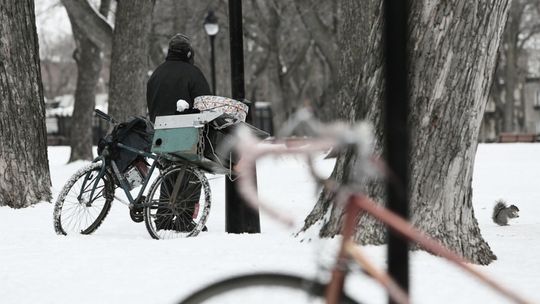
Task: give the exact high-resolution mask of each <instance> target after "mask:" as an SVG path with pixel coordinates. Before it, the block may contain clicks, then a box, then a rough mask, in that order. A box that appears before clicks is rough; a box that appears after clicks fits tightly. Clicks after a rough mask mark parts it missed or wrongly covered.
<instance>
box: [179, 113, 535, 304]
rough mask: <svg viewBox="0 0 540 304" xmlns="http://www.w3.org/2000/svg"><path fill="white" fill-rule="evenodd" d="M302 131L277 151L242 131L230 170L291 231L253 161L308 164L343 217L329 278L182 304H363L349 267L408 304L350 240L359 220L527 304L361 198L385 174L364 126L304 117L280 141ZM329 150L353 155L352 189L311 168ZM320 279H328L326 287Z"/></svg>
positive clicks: (214, 291)
mask: <svg viewBox="0 0 540 304" xmlns="http://www.w3.org/2000/svg"><path fill="white" fill-rule="evenodd" d="M299 129H301V130H302V131H303V132H305V133H307V134H309V135H310V136H311V137H310V138H309V139H306V140H301V141H297V142H296V144H295V145H288V144H286V141H279V140H278V141H276V143H275V144H268V143H261V141H260V140H258V139H257V138H256V137H255V136H253V135H252V134H251V133H250V132H249V130H247V129H244V130H239V132H238V134H237V136H238V140H237V145H236V149H237V150H238V152H239V155H240V161H239V163H238V165H237V166H236V168H235V169H236V171H237V173H238V175H239V191H240V192H241V194H242V195H243V196H244V197H245V198H246V200H247V201H248V202H249V204H251V205H253V206H257V207H258V208H260V209H261V210H262V211H263V212H265V213H267V214H269V215H271V216H272V217H273V218H275V219H277V220H279V221H281V222H283V223H284V224H286V225H289V226H292V224H293V220H292V219H291V218H289V217H288V216H287V214H285V213H281V212H279V211H278V210H275V209H274V208H272V203H271V202H264V201H261V200H259V198H258V197H257V191H256V186H255V177H254V176H253V172H255V170H254V168H255V163H256V161H257V160H258V159H260V158H261V157H264V156H269V155H285V154H288V155H290V154H295V155H303V156H305V161H306V163H307V164H308V167H309V170H310V174H311V175H312V177H313V178H314V180H315V181H316V182H317V184H318V185H320V186H322V187H324V188H325V189H326V190H327V191H331V192H334V193H335V198H336V199H335V201H334V202H333V203H334V204H336V205H337V206H339V207H340V208H342V209H343V210H344V217H343V220H342V221H341V235H342V240H341V243H340V247H339V252H338V254H337V258H336V260H335V261H334V263H333V265H332V267H331V269H330V270H329V271H327V275H326V276H325V275H322V276H320V277H317V278H303V277H300V276H295V275H289V274H278V273H253V274H247V275H239V276H235V277H231V278H228V279H225V280H222V281H218V282H215V283H212V284H210V285H208V286H207V287H204V288H202V289H200V290H198V291H196V292H194V293H193V294H191V295H190V296H188V297H187V298H185V299H184V300H182V301H181V302H180V303H183V304H194V303H220V304H221V303H329V304H335V303H360V302H359V301H356V300H354V299H353V298H351V297H350V296H349V295H347V294H346V293H345V292H344V283H345V280H346V278H347V275H348V274H349V272H350V271H349V270H351V269H352V268H353V267H352V266H353V265H354V264H357V265H358V266H360V268H361V270H362V272H363V273H365V274H367V275H368V276H369V277H371V278H373V279H374V280H375V281H376V282H378V283H379V284H380V285H381V286H382V287H383V288H384V289H385V290H386V292H387V293H388V295H389V297H390V298H391V299H392V300H393V301H394V302H395V303H409V302H410V300H409V296H408V294H407V293H406V292H405V291H404V290H403V289H402V288H401V287H400V286H398V284H397V283H396V282H395V281H394V280H393V279H392V278H391V277H390V276H389V275H388V273H387V272H385V271H384V270H381V269H378V268H377V267H376V266H375V265H374V263H373V261H371V260H370V259H369V258H367V256H366V255H365V254H364V252H363V250H362V248H361V246H359V245H357V244H356V243H355V242H354V240H353V236H354V234H355V232H356V229H357V227H356V224H357V222H358V219H359V217H360V216H366V215H371V216H373V217H375V218H376V219H378V220H380V221H381V222H383V223H384V224H385V225H387V226H388V227H390V228H391V229H393V230H394V231H396V232H398V233H399V234H400V235H401V236H402V237H403V238H405V239H407V240H409V241H413V242H415V243H416V244H418V245H419V246H420V247H422V248H423V249H425V250H427V251H428V252H431V253H433V254H435V255H438V256H440V257H443V258H445V259H447V260H449V261H451V262H452V263H454V264H455V265H457V266H458V267H460V268H461V269H462V270H464V271H466V272H468V273H469V274H471V275H473V276H475V277H476V278H478V279H479V280H481V281H482V282H484V283H485V284H487V285H488V286H490V287H491V288H492V289H493V290H495V291H496V292H498V293H500V294H501V295H503V296H505V297H506V298H508V299H510V300H511V301H513V302H515V303H531V302H529V301H527V300H525V299H523V298H522V297H521V296H520V295H518V294H516V293H514V292H513V291H512V290H510V289H508V288H506V287H504V286H503V285H502V284H500V283H498V282H496V281H494V280H493V279H491V278H490V277H488V276H487V275H485V274H483V273H481V272H480V271H478V270H477V269H476V268H474V267H473V266H471V265H470V264H468V263H467V261H465V260H464V259H463V258H461V257H460V256H458V255H457V254H455V253H453V252H452V251H450V250H448V249H447V248H445V247H444V246H443V245H441V244H440V243H439V242H438V241H436V240H434V239H432V238H430V237H428V236H426V235H425V234H423V233H422V232H420V231H418V230H417V229H415V228H414V227H412V225H411V224H410V223H408V222H407V221H405V220H404V219H402V218H400V217H399V216H397V215H395V214H394V213H392V212H390V211H388V210H387V209H386V208H384V207H383V206H381V205H380V204H376V203H375V202H373V201H372V200H371V199H370V198H369V197H367V196H366V195H365V194H363V193H362V192H361V191H360V190H359V189H360V187H359V186H360V184H361V183H362V182H365V181H367V180H369V179H373V178H375V177H377V176H384V171H386V170H385V169H384V164H383V162H382V161H381V160H379V159H377V158H376V157H374V156H373V151H372V150H373V135H372V132H371V128H370V126H369V125H368V124H366V123H363V122H361V123H359V124H356V125H354V126H348V125H346V124H341V123H334V124H323V123H320V122H318V121H316V120H315V119H313V117H312V116H311V115H310V113H309V112H308V111H307V110H302V111H300V112H298V113H297V115H296V117H295V119H293V120H292V121H291V122H290V123H289V124H288V125H287V126H286V127H285V128H284V131H283V134H285V135H289V134H292V133H293V132H294V131H295V130H299ZM330 149H334V150H336V151H344V150H346V149H352V150H354V153H355V154H356V162H355V166H356V167H355V168H353V170H352V171H353V172H354V174H353V175H354V176H353V177H352V182H350V183H348V184H347V185H344V184H341V183H339V182H338V181H336V180H333V179H331V178H325V177H322V176H319V174H317V171H316V169H315V168H314V157H315V155H316V154H320V153H321V152H327V151H329V150H330ZM328 274H329V275H328ZM322 277H329V278H330V279H329V280H328V279H327V280H324V279H322ZM359 287H361V286H359Z"/></svg>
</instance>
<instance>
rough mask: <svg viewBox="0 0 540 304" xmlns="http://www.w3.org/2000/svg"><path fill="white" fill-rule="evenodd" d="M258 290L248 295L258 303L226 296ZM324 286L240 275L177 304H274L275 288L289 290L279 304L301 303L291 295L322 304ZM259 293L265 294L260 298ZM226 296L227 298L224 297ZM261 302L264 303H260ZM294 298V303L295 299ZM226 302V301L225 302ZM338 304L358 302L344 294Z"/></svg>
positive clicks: (284, 277)
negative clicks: (256, 297) (250, 289)
mask: <svg viewBox="0 0 540 304" xmlns="http://www.w3.org/2000/svg"><path fill="white" fill-rule="evenodd" d="M255 287H260V288H262V289H261V290H258V291H257V292H251V293H250V294H251V295H255V294H256V295H257V296H260V298H259V300H252V299H249V300H247V298H246V295H240V294H237V295H235V296H234V298H233V297H232V295H227V294H228V293H231V292H238V291H239V290H244V289H245V290H247V289H249V288H255ZM325 287H326V285H325V284H322V283H319V282H316V281H313V280H311V279H306V278H302V277H299V276H296V275H289V274H278V273H255V274H248V275H240V276H236V277H231V278H228V279H224V280H222V281H218V282H215V283H212V284H211V285H208V286H206V287H204V288H202V289H200V290H197V291H195V292H194V293H192V294H190V295H189V296H187V297H186V298H184V299H183V300H181V301H180V302H178V303H180V304H200V303H205V302H207V301H208V300H211V301H215V303H220V304H225V303H258V304H259V303H278V302H279V300H277V299H274V298H273V297H274V296H276V295H279V293H278V292H277V291H276V290H275V289H276V288H286V289H290V290H289V291H287V292H283V293H282V295H283V296H284V301H285V302H283V303H303V302H298V301H295V300H294V299H292V298H291V292H292V293H294V294H295V295H298V296H299V299H302V300H305V302H304V303H325V299H324V290H325ZM262 291H264V292H266V293H267V294H265V295H263V294H262V293H263V292H262ZM228 296H229V298H227V297H228ZM261 299H263V300H264V301H262V302H261ZM299 299H297V300H299ZM228 301H230V302H228ZM340 303H344V304H359V302H357V301H355V300H353V299H352V298H350V297H349V296H347V295H345V294H344V295H343V296H342V299H341V301H340Z"/></svg>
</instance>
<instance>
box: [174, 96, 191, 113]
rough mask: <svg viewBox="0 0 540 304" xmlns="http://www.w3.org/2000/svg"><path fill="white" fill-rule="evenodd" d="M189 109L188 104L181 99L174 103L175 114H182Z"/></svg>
mask: <svg viewBox="0 0 540 304" xmlns="http://www.w3.org/2000/svg"><path fill="white" fill-rule="evenodd" d="M188 108H189V103H187V101H185V100H183V99H178V101H177V102H176V111H177V112H184V110H186V109H188Z"/></svg>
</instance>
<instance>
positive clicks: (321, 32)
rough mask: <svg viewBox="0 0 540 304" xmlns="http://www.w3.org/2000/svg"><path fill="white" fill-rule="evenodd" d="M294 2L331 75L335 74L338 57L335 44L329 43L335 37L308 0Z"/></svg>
mask: <svg viewBox="0 0 540 304" xmlns="http://www.w3.org/2000/svg"><path fill="white" fill-rule="evenodd" d="M295 4H296V9H297V11H298V13H299V14H300V17H301V18H302V22H304V25H305V26H306V28H307V29H308V31H309V32H310V33H311V36H312V38H313V40H314V41H315V45H316V46H317V48H318V49H319V50H320V51H321V53H322V54H323V55H324V57H325V59H326V61H327V63H328V66H329V67H330V71H331V73H332V75H336V76H337V71H338V68H337V65H338V57H337V50H336V49H335V48H334V46H335V45H336V44H335V43H331V41H334V40H335V39H336V37H335V36H334V35H333V34H332V31H331V29H329V28H328V27H327V26H326V25H325V24H324V22H323V21H322V20H321V18H320V17H319V15H318V14H317V12H316V11H315V9H314V8H313V3H311V1H310V0H295ZM336 79H337V78H336Z"/></svg>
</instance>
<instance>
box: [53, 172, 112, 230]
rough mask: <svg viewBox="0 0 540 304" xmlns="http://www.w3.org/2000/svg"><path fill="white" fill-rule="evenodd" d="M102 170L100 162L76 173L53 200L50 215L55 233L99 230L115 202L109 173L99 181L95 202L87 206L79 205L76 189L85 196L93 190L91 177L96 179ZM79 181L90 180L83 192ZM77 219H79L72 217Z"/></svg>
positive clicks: (81, 203) (80, 203) (85, 204)
mask: <svg viewBox="0 0 540 304" xmlns="http://www.w3.org/2000/svg"><path fill="white" fill-rule="evenodd" d="M101 168H102V163H92V164H89V165H87V166H85V167H83V168H81V169H79V170H78V171H77V172H75V173H74V174H73V175H72V176H71V177H70V178H69V180H68V181H67V182H66V183H65V184H64V187H63V188H62V190H61V191H60V194H59V195H58V198H57V199H56V203H55V205H54V212H53V218H54V230H55V232H56V233H57V234H59V235H68V234H71V233H80V234H91V233H93V232H94V231H96V230H97V229H98V228H99V226H100V225H101V223H102V222H103V220H104V219H105V217H106V216H107V214H109V211H110V210H111V203H112V201H113V199H114V184H113V182H112V178H111V177H110V175H109V174H108V173H105V176H103V177H102V178H101V180H100V181H99V182H98V187H97V190H96V191H98V193H97V199H96V200H95V201H93V202H92V203H91V204H90V205H88V203H84V202H81V199H80V198H79V196H80V195H82V194H80V190H79V189H81V190H83V191H84V192H83V193H85V192H88V191H90V189H91V188H93V184H94V180H95V179H93V178H95V177H97V176H98V173H99V172H100V171H101ZM93 171H94V173H92V172H93ZM81 178H92V180H90V181H89V182H87V184H86V187H85V189H82V180H81ZM79 186H80V187H81V188H79ZM94 193H95V192H94ZM100 193H101V195H100ZM68 203H69V206H68ZM70 215H71V216H70ZM76 216H79V217H78V218H75V217H76Z"/></svg>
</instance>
